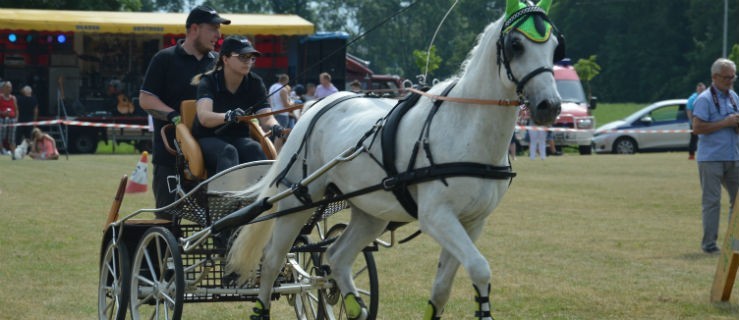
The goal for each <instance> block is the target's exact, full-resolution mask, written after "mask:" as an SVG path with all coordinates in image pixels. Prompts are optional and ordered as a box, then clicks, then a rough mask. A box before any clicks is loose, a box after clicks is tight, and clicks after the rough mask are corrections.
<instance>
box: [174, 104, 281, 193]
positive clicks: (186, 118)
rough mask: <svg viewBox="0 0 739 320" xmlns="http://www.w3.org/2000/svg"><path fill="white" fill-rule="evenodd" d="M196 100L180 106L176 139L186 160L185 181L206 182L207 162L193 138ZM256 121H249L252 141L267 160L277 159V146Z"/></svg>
mask: <svg viewBox="0 0 739 320" xmlns="http://www.w3.org/2000/svg"><path fill="white" fill-rule="evenodd" d="M196 110H197V109H196V104H195V100H184V101H182V103H181V104H180V120H181V122H180V124H178V125H177V127H176V128H175V139H176V140H177V143H178V144H179V146H180V150H181V152H182V155H183V156H184V158H185V164H184V165H185V168H184V170H183V171H184V173H185V177H184V178H185V179H187V180H205V179H207V178H208V172H207V170H206V169H205V160H204V159H203V152H202V150H201V149H200V144H199V143H198V141H197V140H196V139H195V137H193V136H192V126H193V124H194V123H195V113H196ZM255 122H256V119H254V120H253V121H249V122H248V124H249V132H250V134H251V137H252V139H254V140H256V141H257V142H259V144H260V145H261V146H262V150H263V151H264V153H265V155H267V159H270V160H272V159H274V158H275V157H277V152H276V151H275V146H274V145H273V144H272V141H271V140H269V139H267V138H266V137H265V134H264V131H263V130H262V128H261V127H260V126H259V124H258V122H257V123H255Z"/></svg>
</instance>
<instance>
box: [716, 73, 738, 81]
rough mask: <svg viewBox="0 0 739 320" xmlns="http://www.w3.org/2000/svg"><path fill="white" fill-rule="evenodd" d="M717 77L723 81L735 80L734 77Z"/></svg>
mask: <svg viewBox="0 0 739 320" xmlns="http://www.w3.org/2000/svg"><path fill="white" fill-rule="evenodd" d="M718 76H719V78H721V79H724V80H725V81H729V80H736V75H731V76H724V75H720V74H719V75H718Z"/></svg>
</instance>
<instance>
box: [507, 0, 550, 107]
mask: <svg viewBox="0 0 739 320" xmlns="http://www.w3.org/2000/svg"><path fill="white" fill-rule="evenodd" d="M529 15H540V16H541V17H542V18H544V20H545V21H547V22H549V24H550V25H551V26H552V28H553V29H554V24H552V23H551V22H550V21H549V18H547V13H546V11H544V9H542V8H540V7H538V6H529V7H526V8H523V9H521V10H518V11H516V12H515V13H513V14H512V15H511V16H510V17H509V18H508V20H506V21H505V22H504V23H503V26H502V27H501V28H500V37H499V38H498V42H497V43H496V45H497V50H498V69H500V63H501V62H503V66H504V67H505V70H506V75H507V76H508V80H511V81H513V83H515V84H516V93H517V94H518V96H519V98H520V99H522V100H523V87H524V86H525V85H526V83H527V82H529V80H531V79H532V78H534V77H535V76H537V75H538V74H540V73H544V72H549V73H551V74H554V70H552V68H547V67H543V66H542V67H539V68H536V69H534V70H533V71H531V72H529V73H528V74H526V75H525V76H523V78H521V80H518V79H517V78H516V76H514V75H513V72H511V59H510V57H508V56H506V50H503V47H504V42H505V37H506V36H507V35H508V34H510V32H511V31H512V30H514V29H516V27H518V26H520V25H521V24H522V23H523V22H524V21H526V19H525V18H524V17H525V16H529ZM516 21H518V22H516ZM514 22H516V23H515V24H514ZM506 30H508V31H506Z"/></svg>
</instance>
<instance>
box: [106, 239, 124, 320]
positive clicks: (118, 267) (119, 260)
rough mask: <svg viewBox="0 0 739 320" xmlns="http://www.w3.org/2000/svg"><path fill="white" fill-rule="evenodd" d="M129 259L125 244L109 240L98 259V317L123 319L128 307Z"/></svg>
mask: <svg viewBox="0 0 739 320" xmlns="http://www.w3.org/2000/svg"><path fill="white" fill-rule="evenodd" d="M130 267H131V260H130V258H129V257H128V250H127V249H126V245H125V244H124V243H122V242H116V241H114V240H112V239H111V240H109V241H108V243H107V244H106V245H105V250H104V251H103V256H102V257H101V259H100V282H99V287H98V319H99V320H113V319H116V320H118V319H121V320H122V319H125V318H126V310H127V308H128V294H129V292H128V291H129V288H128V285H129V284H130V283H129V277H130V276H131V269H130Z"/></svg>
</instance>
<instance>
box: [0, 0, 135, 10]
mask: <svg viewBox="0 0 739 320" xmlns="http://www.w3.org/2000/svg"><path fill="white" fill-rule="evenodd" d="M0 8H19V9H52V10H53V9H56V10H99V11H138V10H139V9H140V8H141V0H0Z"/></svg>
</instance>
